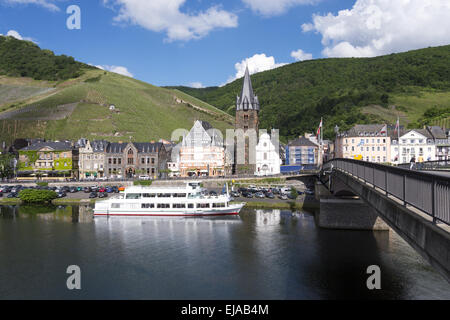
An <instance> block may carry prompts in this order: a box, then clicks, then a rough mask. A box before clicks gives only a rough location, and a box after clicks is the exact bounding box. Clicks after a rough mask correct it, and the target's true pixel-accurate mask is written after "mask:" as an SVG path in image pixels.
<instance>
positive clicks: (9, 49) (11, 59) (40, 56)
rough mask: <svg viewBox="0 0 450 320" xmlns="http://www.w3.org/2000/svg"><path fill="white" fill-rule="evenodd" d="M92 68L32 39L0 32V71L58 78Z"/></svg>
mask: <svg viewBox="0 0 450 320" xmlns="http://www.w3.org/2000/svg"><path fill="white" fill-rule="evenodd" d="M91 68H93V67H91V66H88V65H86V64H83V63H80V62H77V61H75V59H74V58H72V57H68V56H66V55H60V56H57V55H55V54H54V53H53V52H52V51H50V50H41V49H40V48H39V47H38V46H37V45H36V44H34V43H33V42H30V41H23V40H17V39H15V38H13V37H5V36H0V75H6V76H10V77H30V78H33V79H35V80H50V81H59V80H67V79H71V78H77V77H79V76H80V75H81V74H82V73H83V71H82V70H83V69H91Z"/></svg>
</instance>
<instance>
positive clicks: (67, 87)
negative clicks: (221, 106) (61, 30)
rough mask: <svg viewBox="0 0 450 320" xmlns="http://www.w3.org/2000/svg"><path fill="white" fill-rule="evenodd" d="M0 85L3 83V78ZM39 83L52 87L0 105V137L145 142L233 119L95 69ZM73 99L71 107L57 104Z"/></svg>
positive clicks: (178, 96) (171, 92)
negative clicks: (202, 123) (200, 124)
mask: <svg viewBox="0 0 450 320" xmlns="http://www.w3.org/2000/svg"><path fill="white" fill-rule="evenodd" d="M30 81H31V80H30ZM35 82H36V81H35ZM2 83H3V84H5V83H8V81H6V80H5V77H3V80H2ZM9 83H14V86H12V87H13V88H14V90H18V89H17V88H18V87H20V83H21V81H20V78H10V79H9ZM23 83H24V84H27V82H26V81H23ZM41 85H42V86H44V87H53V89H54V90H53V91H51V92H45V93H43V94H41V95H38V96H31V97H28V96H25V95H24V96H23V98H24V99H22V100H20V101H15V102H14V103H3V104H0V116H2V115H3V116H5V115H6V116H7V117H8V118H7V119H3V120H0V140H2V141H3V140H6V141H12V140H13V139H16V138H38V137H45V138H47V139H79V138H81V137H85V138H89V139H107V140H110V141H129V139H130V137H131V139H133V140H134V141H150V140H158V139H160V138H165V139H170V138H171V133H172V131H173V130H175V129H178V128H184V129H188V130H189V129H190V128H191V127H192V125H193V122H194V121H195V120H204V121H208V122H210V123H211V124H212V125H213V126H214V127H216V128H218V129H220V130H222V131H224V130H225V129H227V128H231V127H232V123H233V119H232V117H231V116H230V115H228V114H226V113H224V112H223V111H221V110H218V109H216V108H214V107H213V106H211V105H208V104H206V103H204V102H202V101H200V100H198V99H196V98H192V97H190V96H188V95H187V94H185V93H182V92H180V91H177V90H171V89H164V88H159V87H155V86H152V85H150V84H147V83H145V82H142V81H138V80H135V79H132V78H128V77H125V76H121V75H118V74H115V73H109V72H105V71H103V70H98V69H96V70H85V72H84V74H83V75H82V76H80V77H78V78H75V79H69V80H67V81H59V82H51V81H47V82H46V83H42V84H41ZM5 95H6V93H5ZM177 99H178V100H182V101H183V102H182V103H180V102H177V101H176V100H177ZM0 103H1V102H0ZM73 103H76V107H75V108H74V109H73V110H72V109H71V108H65V107H61V106H65V105H68V104H73ZM111 104H113V105H115V106H116V111H115V112H112V111H110V110H109V105H111ZM17 110H21V111H23V110H25V111H23V112H19V113H17ZM57 110H58V111H57ZM12 111H14V112H15V113H11V112H12ZM65 113H66V114H65ZM8 115H10V116H8ZM58 115H59V116H61V115H63V117H62V118H61V117H60V118H57V117H58ZM30 119H39V120H30Z"/></svg>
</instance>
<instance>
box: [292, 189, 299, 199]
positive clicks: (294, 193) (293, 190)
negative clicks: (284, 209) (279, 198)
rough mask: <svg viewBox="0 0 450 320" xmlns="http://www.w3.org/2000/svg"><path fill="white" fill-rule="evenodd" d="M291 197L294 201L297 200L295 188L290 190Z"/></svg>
mask: <svg viewBox="0 0 450 320" xmlns="http://www.w3.org/2000/svg"><path fill="white" fill-rule="evenodd" d="M291 196H292V197H293V198H294V199H297V198H298V192H297V190H295V188H291Z"/></svg>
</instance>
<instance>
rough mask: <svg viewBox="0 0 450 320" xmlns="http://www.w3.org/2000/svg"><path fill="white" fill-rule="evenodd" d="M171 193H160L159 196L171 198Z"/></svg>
mask: <svg viewBox="0 0 450 320" xmlns="http://www.w3.org/2000/svg"><path fill="white" fill-rule="evenodd" d="M170 196H171V194H170V193H158V198H170Z"/></svg>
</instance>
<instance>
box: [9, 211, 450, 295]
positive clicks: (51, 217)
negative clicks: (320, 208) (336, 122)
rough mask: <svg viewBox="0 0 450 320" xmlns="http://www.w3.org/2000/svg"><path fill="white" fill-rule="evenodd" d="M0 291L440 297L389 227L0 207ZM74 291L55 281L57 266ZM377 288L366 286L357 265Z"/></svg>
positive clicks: (262, 214)
mask: <svg viewBox="0 0 450 320" xmlns="http://www.w3.org/2000/svg"><path fill="white" fill-rule="evenodd" d="M0 256H1V257H2V259H0V283H1V284H2V285H1V286H0V298H30V299H35V298H41V299H54V298H58V299H79V298H83V299H336V298H337V299H347V298H358V299H379V298H384V299H414V298H425V299H435V298H447V299H448V298H450V292H449V286H448V283H446V282H445V280H443V278H442V277H441V276H440V275H438V274H437V273H436V272H434V271H433V270H432V269H431V268H430V267H429V265H428V264H426V263H425V262H424V261H423V260H422V259H421V258H420V256H418V254H417V253H415V252H414V250H413V249H412V248H410V247H409V246H408V245H407V244H406V243H405V242H404V241H403V240H402V239H400V238H399V237H398V236H397V235H396V234H395V233H393V232H359V231H337V230H324V229H319V228H317V227H316V225H315V222H314V215H312V214H310V213H307V212H291V211H289V210H261V209H258V210H250V209H244V210H243V211H242V213H241V215H240V217H229V218H215V219H201V218H189V219H183V218H172V219H166V218H158V217H152V218H131V217H130V218H117V217H114V218H105V217H102V218H95V219H94V218H93V216H92V208H90V207H89V206H80V207H78V206H61V207H45V206H44V207H26V206H20V207H19V206H3V207H1V206H0ZM71 264H77V265H79V266H80V267H81V268H82V274H83V290H82V291H81V292H69V291H68V290H66V289H65V286H64V284H65V281H66V274H65V269H66V268H67V266H68V265H71ZM372 264H376V265H379V266H380V267H381V270H382V290H381V291H369V290H367V288H366V285H365V284H366V279H367V275H366V273H365V271H366V268H367V267H368V266H369V265H372Z"/></svg>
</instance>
